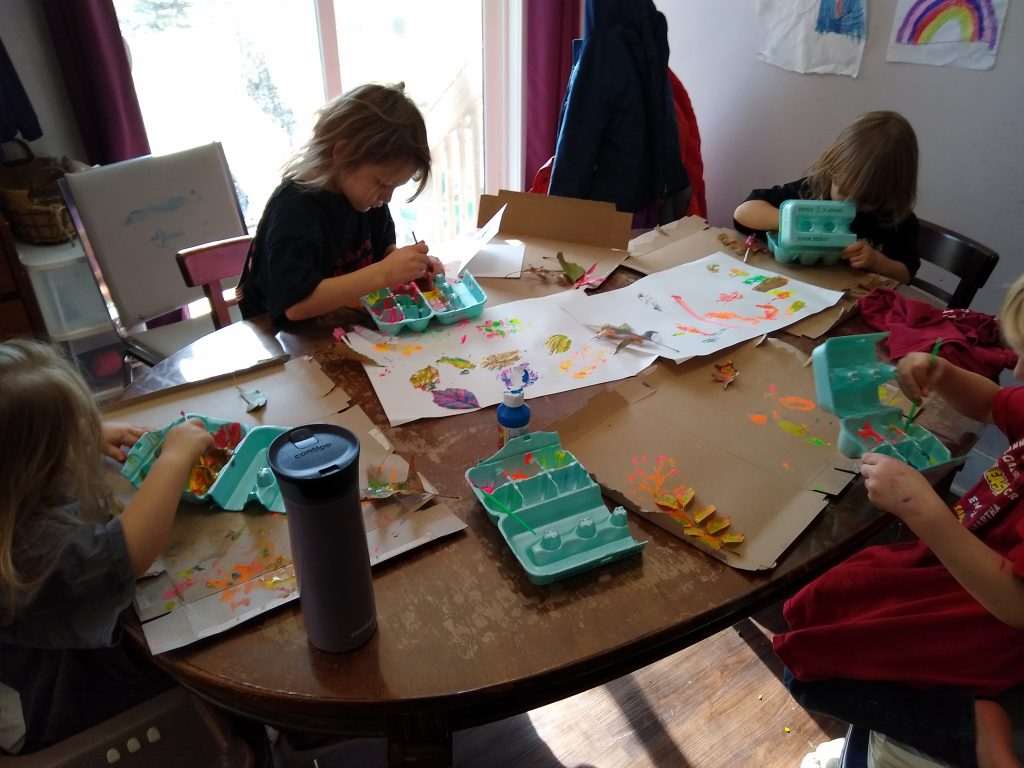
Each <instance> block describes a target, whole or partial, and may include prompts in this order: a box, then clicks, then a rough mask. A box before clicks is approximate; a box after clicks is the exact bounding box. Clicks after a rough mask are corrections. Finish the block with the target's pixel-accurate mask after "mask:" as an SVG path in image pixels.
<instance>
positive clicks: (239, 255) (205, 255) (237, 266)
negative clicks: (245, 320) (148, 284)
mask: <svg viewBox="0 0 1024 768" xmlns="http://www.w3.org/2000/svg"><path fill="white" fill-rule="evenodd" d="M251 243H252V235H241V236H239V237H229V238H227V239H226V240H216V241H214V242H212V243H204V244H203V245H196V246H193V247H191V248H183V249H182V250H180V251H178V254H177V259H178V268H179V269H180V270H181V276H182V277H183V278H184V280H185V285H187V286H189V287H190V288H195V287H197V286H198V287H200V288H202V289H203V294H204V295H205V296H206V298H207V299H208V300H209V302H210V307H211V308H212V310H213V312H212V316H213V325H214V327H215V328H223V327H224V326H226V325H231V322H232V318H231V313H230V308H231V307H233V306H235V305H236V304H238V299H237V298H235V297H231V298H225V297H224V286H223V285H222V283H221V281H222V280H227V279H228V278H231V277H238V276H239V275H240V274H242V267H243V265H244V264H245V257H246V255H247V254H248V253H249V246H250V244H251Z"/></svg>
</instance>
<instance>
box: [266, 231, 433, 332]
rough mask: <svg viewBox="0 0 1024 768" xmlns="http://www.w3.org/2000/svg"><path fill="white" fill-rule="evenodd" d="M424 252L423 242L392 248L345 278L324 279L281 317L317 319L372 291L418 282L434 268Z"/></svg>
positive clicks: (356, 302)
mask: <svg viewBox="0 0 1024 768" xmlns="http://www.w3.org/2000/svg"><path fill="white" fill-rule="evenodd" d="M427 251H428V248H427V244H426V243H423V242H419V243H415V244H414V245H407V246H405V247H404V248H393V249H392V250H390V251H388V252H387V255H386V256H385V257H384V258H383V260H381V261H378V262H375V263H374V264H370V265H368V266H365V267H363V268H362V269H357V270H356V271H355V272H349V273H348V274H345V275H338V276H336V277H327V278H324V279H323V280H321V281H320V283H319V284H318V285H317V287H316V288H314V289H313V292H312V293H311V294H309V296H307V297H306V298H304V299H303V300H302V301H300V302H297V303H295V304H292V305H291V306H290V307H288V309H287V310H285V313H284V314H285V317H287V318H288V319H289V320H306V319H308V318H311V317H319V316H320V315H323V314H325V313H327V312H330V311H332V310H335V309H338V308H339V307H347V306H350V305H353V304H358V303H359V299H360V297H362V296H365V295H366V294H368V293H371V292H373V291H377V290H380V289H381V288H386V287H388V286H391V285H399V284H401V283H408V282H411V281H413V280H416V279H418V278H421V277H423V276H424V275H426V274H428V273H429V272H430V270H431V269H433V268H434V267H433V262H432V261H431V259H432V258H433V257H431V256H428V255H427ZM436 261H437V259H434V262H436Z"/></svg>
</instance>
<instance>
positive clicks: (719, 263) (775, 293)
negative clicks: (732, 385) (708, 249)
mask: <svg viewBox="0 0 1024 768" xmlns="http://www.w3.org/2000/svg"><path fill="white" fill-rule="evenodd" d="M842 296H843V294H842V293H841V292H840V291H830V290H828V289H826V288H818V287H817V286H814V285H810V284H808V283H802V282H799V281H797V280H792V279H790V278H787V277H783V276H782V275H779V274H778V273H776V272H772V271H770V270H767V269H762V268H760V267H756V266H754V265H753V264H744V263H743V262H741V261H739V260H738V259H736V258H734V257H732V256H730V255H728V254H726V253H723V252H719V253H715V254H712V255H711V256H705V257H704V258H703V259H699V260H698V261H694V262H690V263H688V264H681V265H679V266H678V267H673V268H671V269H666V270H664V271H662V272H656V273H655V274H653V275H648V276H647V277H644V278H641V279H640V280H637V281H636V282H635V283H633V284H632V285H628V286H626V287H625V288H620V289H618V290H616V291H608V292H607V293H597V294H593V295H590V296H588V295H585V294H580V293H573V294H571V295H569V296H568V297H567V298H566V300H565V301H564V302H562V304H561V306H562V308H563V309H564V310H565V311H566V312H567V313H568V314H570V315H572V317H574V318H575V319H576V320H577V321H578V322H580V323H582V324H585V325H589V326H592V327H598V328H599V327H600V326H602V325H605V324H608V325H622V324H628V325H629V326H630V328H631V329H632V330H633V332H635V333H638V334H644V333H647V332H651V331H653V336H652V341H651V342H648V343H646V344H644V345H643V347H644V348H645V349H647V350H649V351H651V352H653V353H655V354H659V355H661V356H662V357H666V358H668V359H669V360H672V361H674V362H677V363H678V362H682V361H683V360H686V359H688V358H690V357H694V356H696V355H707V354H711V353H713V352H717V351H718V350H720V349H723V348H725V347H731V346H732V345H734V344H738V343H740V342H741V341H746V340H747V339H752V338H755V337H757V336H761V335H762V334H765V333H771V332H772V331H777V330H779V329H780V328H785V327H786V326H787V325H790V324H792V323H795V322H797V321H798V320H803V319H804V318H806V317H810V316H811V315H813V314H814V313H816V312H820V311H821V310H823V309H826V308H828V307H831V306H833V305H834V304H836V303H837V302H838V301H839V299H841V298H842ZM602 343H603V344H605V346H607V347H610V348H613V346H612V345H614V344H616V343H617V341H616V340H612V339H609V340H607V341H603V342H602Z"/></svg>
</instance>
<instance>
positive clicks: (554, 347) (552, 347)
mask: <svg viewBox="0 0 1024 768" xmlns="http://www.w3.org/2000/svg"><path fill="white" fill-rule="evenodd" d="M544 345H545V346H546V347H547V348H548V354H549V355H559V354H561V353H562V352H568V351H569V348H570V347H572V339H570V338H569V337H568V336H565V335H564V334H561V333H555V334H552V335H551V336H548V338H547V341H545V342H544Z"/></svg>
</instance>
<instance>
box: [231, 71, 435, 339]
mask: <svg viewBox="0 0 1024 768" xmlns="http://www.w3.org/2000/svg"><path fill="white" fill-rule="evenodd" d="M403 89H404V86H403V85H402V84H398V85H394V86H385V85H372V84H371V85H362V86H359V87H358V88H354V89H353V90H351V91H349V92H347V93H344V94H342V95H341V96H339V97H338V98H336V99H334V100H333V101H331V102H328V103H327V104H326V105H325V106H324V107H322V108H321V109H320V112H319V114H318V117H317V121H316V125H315V126H314V128H313V135H312V137H311V138H310V140H309V141H308V142H307V143H306V145H305V146H304V147H303V148H302V149H301V150H299V152H298V153H297V154H296V155H295V156H294V157H293V158H292V159H291V161H289V163H288V164H287V166H286V167H285V172H284V180H283V181H282V182H281V185H280V186H279V187H278V188H277V190H276V191H275V192H274V193H273V195H271V197H270V200H269V201H268V202H267V207H266V209H265V210H264V212H263V217H262V219H261V220H260V223H259V226H258V227H257V229H256V236H255V237H254V238H253V241H252V245H251V246H250V249H249V256H248V259H247V261H246V265H245V269H244V270H243V272H242V276H241V278H240V280H239V285H238V289H239V293H240V296H241V298H240V301H239V309H240V310H241V312H242V316H243V317H245V318H250V317H254V316H256V315H261V314H265V313H266V314H269V315H270V318H271V320H272V322H273V323H274V324H275V325H280V324H281V323H282V322H284V321H285V320H304V319H307V318H310V317H316V316H318V315H322V314H324V313H326V312H330V311H331V310H334V309H338V308H339V307H344V306H351V305H356V304H358V302H359V298H360V297H361V296H363V295H365V294H367V293H370V292H372V291H375V290H378V289H380V288H385V287H388V286H391V285H397V284H400V283H406V282H410V281H412V280H421V281H424V284H425V283H426V281H432V280H433V277H434V276H435V275H436V274H439V273H441V272H443V270H444V268H443V267H442V265H441V263H440V261H438V260H437V259H436V258H434V257H432V256H429V255H428V253H427V252H428V248H427V245H426V243H423V242H419V243H416V244H414V245H409V246H406V247H404V248H397V247H396V246H395V224H394V221H392V219H391V213H390V212H389V211H388V206H387V204H388V203H389V202H390V201H391V195H392V194H393V193H394V191H395V190H396V189H397V188H398V187H400V186H402V185H403V184H405V183H406V182H407V181H409V180H410V179H413V180H415V181H416V182H417V183H418V186H417V187H416V191H415V193H414V194H413V196H412V197H411V198H410V200H413V199H415V198H416V197H417V196H418V195H419V194H420V193H421V192H422V191H423V189H424V188H425V187H426V184H427V179H428V176H429V174H430V148H429V147H428V146H427V129H426V126H425V125H424V123H423V116H422V115H421V114H420V111H419V110H418V109H417V108H416V105H415V104H414V103H413V102H412V101H411V100H410V99H409V98H408V97H407V96H406V95H405V93H404V90H403Z"/></svg>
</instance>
